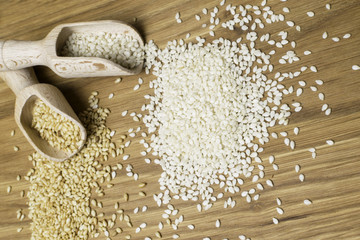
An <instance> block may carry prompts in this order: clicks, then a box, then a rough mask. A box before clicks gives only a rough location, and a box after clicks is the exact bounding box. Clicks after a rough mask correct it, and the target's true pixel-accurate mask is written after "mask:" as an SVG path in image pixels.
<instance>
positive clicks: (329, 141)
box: [326, 140, 335, 146]
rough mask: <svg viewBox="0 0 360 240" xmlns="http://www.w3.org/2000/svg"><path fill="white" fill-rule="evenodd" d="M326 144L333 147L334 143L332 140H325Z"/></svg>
mask: <svg viewBox="0 0 360 240" xmlns="http://www.w3.org/2000/svg"><path fill="white" fill-rule="evenodd" d="M326 143H327V144H328V145H330V146H331V145H334V143H335V142H334V141H333V140H326Z"/></svg>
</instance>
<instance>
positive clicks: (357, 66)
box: [352, 65, 360, 71]
mask: <svg viewBox="0 0 360 240" xmlns="http://www.w3.org/2000/svg"><path fill="white" fill-rule="evenodd" d="M352 70H355V71H356V70H360V66H359V65H353V66H352Z"/></svg>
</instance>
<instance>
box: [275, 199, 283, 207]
mask: <svg viewBox="0 0 360 240" xmlns="http://www.w3.org/2000/svg"><path fill="white" fill-rule="evenodd" d="M276 203H277V205H278V206H281V204H282V202H281V199H280V198H276Z"/></svg>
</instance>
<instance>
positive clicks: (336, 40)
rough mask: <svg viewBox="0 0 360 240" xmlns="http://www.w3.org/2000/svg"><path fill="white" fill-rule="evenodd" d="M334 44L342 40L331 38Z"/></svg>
mask: <svg viewBox="0 0 360 240" xmlns="http://www.w3.org/2000/svg"><path fill="white" fill-rule="evenodd" d="M331 39H332V40H333V41H334V42H339V41H340V38H338V37H333V38H331Z"/></svg>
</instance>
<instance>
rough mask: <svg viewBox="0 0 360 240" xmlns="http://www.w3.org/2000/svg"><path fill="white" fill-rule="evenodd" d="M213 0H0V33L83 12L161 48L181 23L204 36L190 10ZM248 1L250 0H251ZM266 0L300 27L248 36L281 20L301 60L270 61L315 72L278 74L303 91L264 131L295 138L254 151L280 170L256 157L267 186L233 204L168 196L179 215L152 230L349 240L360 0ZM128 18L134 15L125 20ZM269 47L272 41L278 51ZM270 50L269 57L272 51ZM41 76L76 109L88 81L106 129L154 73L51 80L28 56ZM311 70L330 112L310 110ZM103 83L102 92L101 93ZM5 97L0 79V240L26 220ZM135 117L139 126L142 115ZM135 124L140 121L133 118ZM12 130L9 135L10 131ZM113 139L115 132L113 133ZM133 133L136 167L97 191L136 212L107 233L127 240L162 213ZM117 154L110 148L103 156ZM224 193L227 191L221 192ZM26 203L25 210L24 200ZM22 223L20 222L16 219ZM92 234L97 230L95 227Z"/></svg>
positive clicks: (42, 32)
mask: <svg viewBox="0 0 360 240" xmlns="http://www.w3.org/2000/svg"><path fill="white" fill-rule="evenodd" d="M219 2H220V1H215V0H207V1H190V0H185V1H184V0H181V1H180V0H176V1H175V0H174V1H168V0H157V1H147V0H132V1H131V0H119V1H104V0H103V1H93V0H91V1H85V0H78V1H75V0H70V1H57V0H52V1H45V0H36V1H23V0H13V1H1V8H0V38H1V39H17V40H26V41H34V40H39V39H42V38H44V37H45V36H46V34H47V33H48V32H49V31H50V30H51V29H52V28H54V27H55V26H56V25H58V24H62V23H69V22H76V21H93V20H103V19H110V20H121V21H125V22H127V23H130V24H133V25H134V26H135V27H136V28H137V29H138V30H139V31H140V33H141V34H142V36H143V37H144V39H145V41H149V40H150V39H153V40H155V42H156V43H157V44H158V46H160V47H164V46H165V45H166V43H167V41H170V40H173V39H180V38H184V37H185V35H186V33H188V32H190V33H191V38H190V39H189V40H190V41H192V40H194V39H195V36H197V35H199V34H201V35H204V36H206V38H207V39H209V40H211V39H212V38H211V37H209V36H208V35H206V34H207V31H208V30H207V29H204V28H201V24H202V23H205V22H208V17H204V16H203V15H202V14H201V16H202V19H201V21H200V22H197V21H195V18H194V15H195V14H200V13H201V9H202V8H203V7H207V8H209V9H210V8H213V7H214V6H215V5H219ZM239 2H240V3H242V4H247V3H253V2H254V1H250V0H242V1H235V0H234V1H230V0H227V4H228V3H233V4H239ZM256 3H257V4H258V5H259V4H260V1H256ZM326 3H330V4H331V6H332V8H331V10H326V8H325V4H326ZM269 5H270V6H271V8H272V9H273V10H274V11H275V12H281V10H282V8H283V7H284V6H287V7H289V8H290V10H291V12H290V13H289V14H286V18H287V19H289V20H292V21H294V22H295V23H296V24H297V25H300V26H301V29H302V30H301V31H300V32H298V31H295V30H294V29H291V28H289V27H288V26H287V25H286V24H285V23H281V24H273V25H270V26H269V27H266V28H265V29H261V30H258V33H259V36H261V35H262V34H264V33H267V32H269V33H271V34H273V35H275V34H277V33H278V32H279V31H281V30H284V29H286V31H288V32H289V39H291V40H295V41H296V43H297V46H296V52H297V53H298V54H299V55H300V56H301V61H299V62H298V63H295V64H292V65H286V66H278V65H277V64H275V68H277V69H278V70H279V71H281V72H284V71H296V70H298V69H299V68H300V67H301V66H304V65H306V66H311V65H316V66H317V68H318V72H317V73H311V72H309V71H307V72H305V73H304V74H302V75H301V79H300V78H299V79H297V78H294V79H286V81H284V85H286V86H287V87H289V86H291V85H294V86H295V87H296V86H298V85H297V81H299V80H306V81H307V82H308V85H307V86H306V87H305V92H304V94H303V95H302V96H301V97H300V98H299V99H298V100H299V101H301V103H302V105H303V107H304V108H303V110H302V111H301V112H300V113H295V114H293V115H292V116H291V118H290V122H289V125H288V126H285V127H279V126H277V127H274V128H273V129H271V131H277V132H279V131H288V132H289V134H290V138H291V139H294V140H295V141H296V149H295V150H294V151H290V150H289V148H288V147H286V146H285V145H284V143H283V139H282V138H280V139H277V140H275V139H272V140H271V141H270V142H269V143H268V144H267V145H266V146H265V151H264V153H263V154H262V156H264V159H266V158H267V157H268V156H269V155H271V154H272V155H275V157H276V163H277V164H278V165H279V167H280V170H278V171H274V170H272V167H271V166H270V165H269V164H268V163H267V162H265V163H264V165H265V167H266V175H267V176H268V177H272V179H273V181H274V183H275V187H273V188H266V189H265V190H264V191H262V192H261V197H260V199H259V201H257V202H253V203H251V204H248V203H246V202H245V200H244V199H243V198H241V197H240V196H233V198H234V199H235V200H236V201H237V205H236V206H235V207H234V208H232V209H224V208H223V201H218V202H216V203H215V205H214V207H213V208H211V209H210V210H209V211H206V212H201V213H198V212H197V210H196V207H195V203H193V202H183V201H174V205H175V206H176V207H177V208H179V209H180V214H183V215H184V217H185V221H184V223H182V224H181V225H180V227H179V229H178V230H177V231H174V230H173V229H172V228H171V227H168V226H166V227H165V228H164V230H162V231H161V232H162V235H163V238H164V239H171V238H172V237H171V236H172V235H173V234H174V233H178V234H179V235H180V236H181V239H202V238H204V237H211V239H223V238H229V239H238V235H240V234H245V235H246V236H247V237H250V238H251V239H255V240H256V239H360V228H359V227H358V226H359V225H360V217H359V215H360V202H359V198H360V187H359V184H360V174H359V172H360V130H359V127H360V104H359V103H360V94H359V92H360V91H359V90H360V81H359V79H360V71H353V70H351V66H352V65H354V64H358V65H360V50H359V49H360V48H359V47H360V45H359V42H360V29H359V26H360V15H359V14H358V12H359V11H360V2H359V1H358V0H347V1H342V0H333V1H325V0H320V1H311V0H303V1H293V0H289V1H287V2H281V1H275V0H274V1H269ZM178 11H179V12H181V18H182V19H183V21H184V22H183V23H181V24H177V23H176V21H175V14H176V12H178ZM307 11H314V12H315V17H313V18H309V17H307V15H306V12H307ZM134 17H136V18H137V21H136V22H134ZM219 17H220V18H222V19H223V18H227V17H229V16H228V13H225V11H224V8H222V9H221V11H220V13H219ZM324 31H327V32H328V33H329V37H330V38H328V39H326V40H324V39H322V38H321V35H322V33H323V32H324ZM345 33H351V34H352V36H351V38H350V39H342V40H341V41H340V42H338V43H335V42H333V41H332V40H331V37H334V36H337V37H342V36H343V35H344V34H345ZM219 36H223V37H226V38H232V39H234V38H237V37H239V36H242V37H245V34H244V33H243V32H242V31H239V30H236V31H234V32H231V33H228V32H227V31H224V30H220V29H219V30H218V31H216V37H219ZM258 47H259V48H260V49H262V50H263V51H269V50H270V49H272V48H273V47H272V46H269V45H267V44H259V45H258ZM305 50H311V51H312V54H311V55H309V56H303V54H302V52H303V51H305ZM277 52H278V53H279V54H280V53H282V52H284V50H283V49H280V50H278V51H277ZM276 61H277V60H276ZM35 71H36V73H37V76H38V79H39V81H40V82H45V83H50V84H54V85H55V86H57V87H58V88H59V89H60V90H61V91H62V92H63V93H64V95H65V97H66V98H67V99H68V100H69V102H70V104H71V105H72V107H73V108H74V109H75V111H76V112H80V111H81V110H83V109H85V107H86V106H87V97H88V96H89V95H90V93H91V92H92V91H93V90H97V91H99V93H100V98H101V102H100V104H101V105H102V106H104V107H109V108H110V109H111V111H112V113H111V115H110V117H109V120H108V126H109V127H110V128H112V129H115V130H116V131H117V133H125V132H126V131H127V130H128V129H129V128H130V127H136V126H137V124H136V123H135V122H134V121H133V120H132V119H131V118H130V117H121V112H122V111H124V110H128V111H129V112H132V111H136V112H140V107H141V105H142V104H144V103H145V99H144V98H143V97H142V96H143V95H144V94H147V93H151V90H150V89H148V87H147V83H148V82H149V81H150V80H151V79H153V78H154V77H153V76H151V75H145V74H144V73H141V74H140V75H138V76H127V77H124V78H123V82H122V83H120V84H119V85H115V84H114V80H115V79H116V78H115V77H102V78H78V79H75V78H73V79H62V78H60V77H58V76H56V75H55V74H54V73H53V72H52V71H51V70H50V69H47V68H45V67H36V68H35ZM138 77H142V78H143V79H144V80H145V84H144V85H142V86H141V88H140V90H138V91H133V90H132V89H133V87H134V86H135V85H136V84H137V79H138ZM315 79H323V80H324V85H323V86H319V91H321V92H323V93H325V102H326V103H328V104H329V105H330V106H331V108H332V114H331V115H330V116H325V115H324V113H323V112H321V110H320V109H321V106H322V104H323V102H321V101H320V100H318V98H317V93H314V92H312V91H311V90H310V89H309V86H310V85H312V84H313V82H314V80H315ZM110 93H114V94H115V97H114V98H113V99H108V95H109V94H110ZM293 100H295V97H294V95H290V96H287V97H286V98H285V99H284V101H285V102H288V103H291V102H292V101H293ZM14 102H15V96H14V95H13V93H12V92H11V90H10V89H9V88H8V87H7V86H6V84H5V83H4V82H2V81H1V82H0V134H1V135H0V136H1V138H0V145H1V149H2V154H1V156H0V167H1V169H2V172H1V174H0V216H1V218H0V239H29V238H30V234H31V233H30V230H29V229H28V227H29V224H30V220H29V219H28V218H25V220H24V221H22V222H20V221H18V220H17V219H16V210H17V209H19V208H22V209H27V205H26V201H27V199H26V197H25V198H21V197H20V191H21V190H26V191H27V189H28V187H29V185H28V182H26V181H24V180H23V179H22V180H21V181H19V182H18V181H16V176H17V175H18V174H20V175H21V176H24V175H25V174H26V173H27V171H28V169H30V168H31V162H29V161H28V160H27V156H28V155H29V154H30V153H32V151H33V149H32V148H31V146H30V144H28V143H27V141H26V139H25V138H24V137H23V136H22V135H21V133H20V131H19V129H18V128H17V126H16V124H15V121H14V116H13V114H14ZM141 126H142V125H141ZM296 126H298V127H299V128H300V134H299V135H298V136H294V134H293V128H294V127H296ZM142 127H143V126H142ZM13 129H15V130H16V134H15V136H13V137H10V132H11V130H13ZM115 139H116V136H115ZM139 139H140V138H136V139H135V140H134V141H133V142H134V144H133V145H132V146H131V147H130V148H129V150H128V152H129V154H130V155H131V159H130V160H129V163H131V164H133V166H134V168H135V169H136V170H137V172H138V173H140V179H139V180H138V182H134V181H133V180H132V179H131V178H129V177H126V176H125V173H124V170H123V171H122V172H121V173H120V175H119V177H117V178H116V179H115V180H114V184H115V188H114V189H112V190H106V195H105V196H104V197H102V198H101V199H102V201H103V202H104V205H105V208H104V212H105V213H106V214H107V215H109V214H111V213H112V212H113V205H114V203H115V202H116V201H119V202H120V205H121V208H123V209H125V210H126V211H127V212H129V214H130V215H131V217H132V218H133V223H134V226H138V225H139V224H140V223H141V222H147V224H148V226H147V228H146V229H144V230H143V231H141V232H140V233H139V234H135V233H134V230H135V229H129V228H126V227H125V225H124V224H123V223H118V224H117V225H119V226H124V229H125V232H124V233H122V234H120V235H118V236H117V237H114V238H113V239H124V236H125V235H126V234H127V233H130V234H131V235H132V239H144V237H145V236H150V237H152V238H153V239H156V237H155V236H154V233H155V231H157V230H158V228H157V224H158V222H159V221H163V222H164V219H162V217H161V214H162V212H163V210H164V209H165V207H161V208H158V207H157V206H156V204H155V202H154V201H153V198H152V194H154V193H159V192H160V190H159V185H158V183H157V180H158V178H159V175H160V173H161V169H160V168H159V167H158V166H156V165H153V164H151V165H147V164H145V163H144V161H143V157H141V156H140V154H139V152H140V150H141V149H142V148H141V146H140V144H139V143H138V140H139ZM327 139H333V140H334V141H335V145H334V146H328V145H327V144H326V143H325V140H327ZM14 146H19V147H20V151H19V152H14V150H13V147H14ZM310 147H316V149H317V154H318V156H317V157H316V158H315V159H312V158H311V154H310V153H309V152H308V149H309V148H310ZM116 161H121V160H118V159H111V160H110V162H111V163H115V162H116ZM296 164H300V165H301V172H302V173H303V174H305V177H306V180H305V182H303V183H300V181H299V180H298V174H296V173H295V171H294V166H295V165H296ZM142 181H145V182H147V183H148V185H147V186H146V187H145V189H144V191H146V193H147V196H146V197H140V196H138V191H139V188H138V187H137V185H138V183H139V182H142ZM8 185H11V186H12V188H13V189H12V192H11V193H10V194H7V193H6V188H7V186H8ZM251 186H252V184H250V183H248V184H245V186H244V187H243V189H248V188H249V187H251ZM125 192H127V193H129V194H130V201H129V202H124V201H123V199H122V195H123V193H125ZM229 196H231V195H229V194H226V195H225V197H224V199H227V197H229ZM276 197H280V198H281V199H282V201H283V209H284V211H285V214H284V215H282V216H279V215H278V214H277V213H276V209H275V208H276V201H275V199H276ZM305 198H309V199H311V200H312V201H313V204H312V205H310V206H305V205H304V204H303V200H304V199H305ZM143 205H147V206H148V207H149V209H148V211H147V212H146V213H139V214H137V215H135V214H133V213H132V210H133V209H134V208H135V207H137V206H143ZM24 212H25V213H26V212H27V211H26V210H24ZM274 216H276V217H278V218H279V220H280V223H279V224H278V225H274V224H272V220H271V219H272V217H274ZM216 219H221V222H222V226H221V228H219V229H216V228H215V221H216ZM188 224H194V225H195V226H196V228H195V230H193V231H190V230H189V229H187V227H186V226H187V225H188ZM19 227H23V228H24V229H23V231H22V232H21V233H17V232H16V229H17V228H19ZM99 239H105V238H104V236H101V237H100V238H99Z"/></svg>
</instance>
